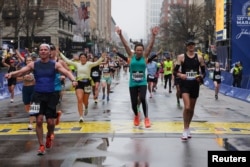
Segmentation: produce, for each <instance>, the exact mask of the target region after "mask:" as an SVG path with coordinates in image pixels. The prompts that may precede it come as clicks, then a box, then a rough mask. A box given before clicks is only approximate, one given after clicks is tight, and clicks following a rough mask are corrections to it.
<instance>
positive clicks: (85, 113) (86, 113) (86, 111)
mask: <svg viewBox="0 0 250 167" xmlns="http://www.w3.org/2000/svg"><path fill="white" fill-rule="evenodd" d="M88 112H89V111H88V109H87V108H86V109H85V111H84V115H85V116H86V115H88Z"/></svg>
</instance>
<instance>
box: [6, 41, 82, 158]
mask: <svg viewBox="0 0 250 167" xmlns="http://www.w3.org/2000/svg"><path fill="white" fill-rule="evenodd" d="M39 56H40V60H38V61H36V62H31V63H29V64H27V65H26V66H24V67H23V68H21V69H20V70H18V71H13V72H10V73H7V74H6V75H5V77H6V78H12V77H18V76H22V75H24V74H26V73H27V72H30V71H33V72H34V77H35V80H36V84H35V88H34V96H33V102H34V103H33V106H32V109H33V110H32V111H33V114H34V115H35V116H36V135H37V138H38V142H39V145H40V146H39V149H38V155H43V154H45V146H44V143H43V117H44V116H45V117H46V122H47V126H46V127H47V135H46V144H45V145H46V148H47V149H49V148H51V147H52V139H51V135H52V134H54V129H55V121H54V120H55V118H56V117H57V115H56V104H57V100H58V96H59V94H56V93H55V85H54V80H55V77H56V70H58V71H59V72H61V73H62V74H64V75H66V76H67V77H69V78H70V80H71V81H72V84H73V86H76V85H77V82H76V81H75V77H74V76H73V75H72V73H71V72H68V71H67V70H66V69H65V68H64V67H63V66H62V65H61V64H60V63H57V62H54V61H51V60H50V46H49V45H48V44H41V45H40V47H39Z"/></svg>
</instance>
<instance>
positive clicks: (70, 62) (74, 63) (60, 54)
mask: <svg viewBox="0 0 250 167" xmlns="http://www.w3.org/2000/svg"><path fill="white" fill-rule="evenodd" d="M58 53H59V56H60V57H61V58H62V59H63V60H64V61H65V62H66V63H67V64H70V65H73V66H76V65H77V63H76V62H74V61H71V60H69V59H68V58H67V57H66V56H64V55H63V54H62V53H61V52H60V51H58Z"/></svg>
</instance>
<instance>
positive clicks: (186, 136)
mask: <svg viewBox="0 0 250 167" xmlns="http://www.w3.org/2000/svg"><path fill="white" fill-rule="evenodd" d="M181 140H182V141H187V140H188V131H187V130H184V132H183V133H182V137H181Z"/></svg>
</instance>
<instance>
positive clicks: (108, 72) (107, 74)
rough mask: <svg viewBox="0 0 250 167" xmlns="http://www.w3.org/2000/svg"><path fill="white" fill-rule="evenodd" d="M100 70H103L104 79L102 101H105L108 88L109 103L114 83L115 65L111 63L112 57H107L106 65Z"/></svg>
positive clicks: (102, 79)
mask: <svg viewBox="0 0 250 167" xmlns="http://www.w3.org/2000/svg"><path fill="white" fill-rule="evenodd" d="M100 68H101V70H102V78H101V84H102V100H105V96H106V94H105V90H106V87H107V92H106V93H107V101H109V94H110V86H111V83H112V78H113V77H112V75H113V74H114V71H113V70H112V69H114V64H113V63H110V57H106V59H105V60H104V63H102V64H101V65H100Z"/></svg>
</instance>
